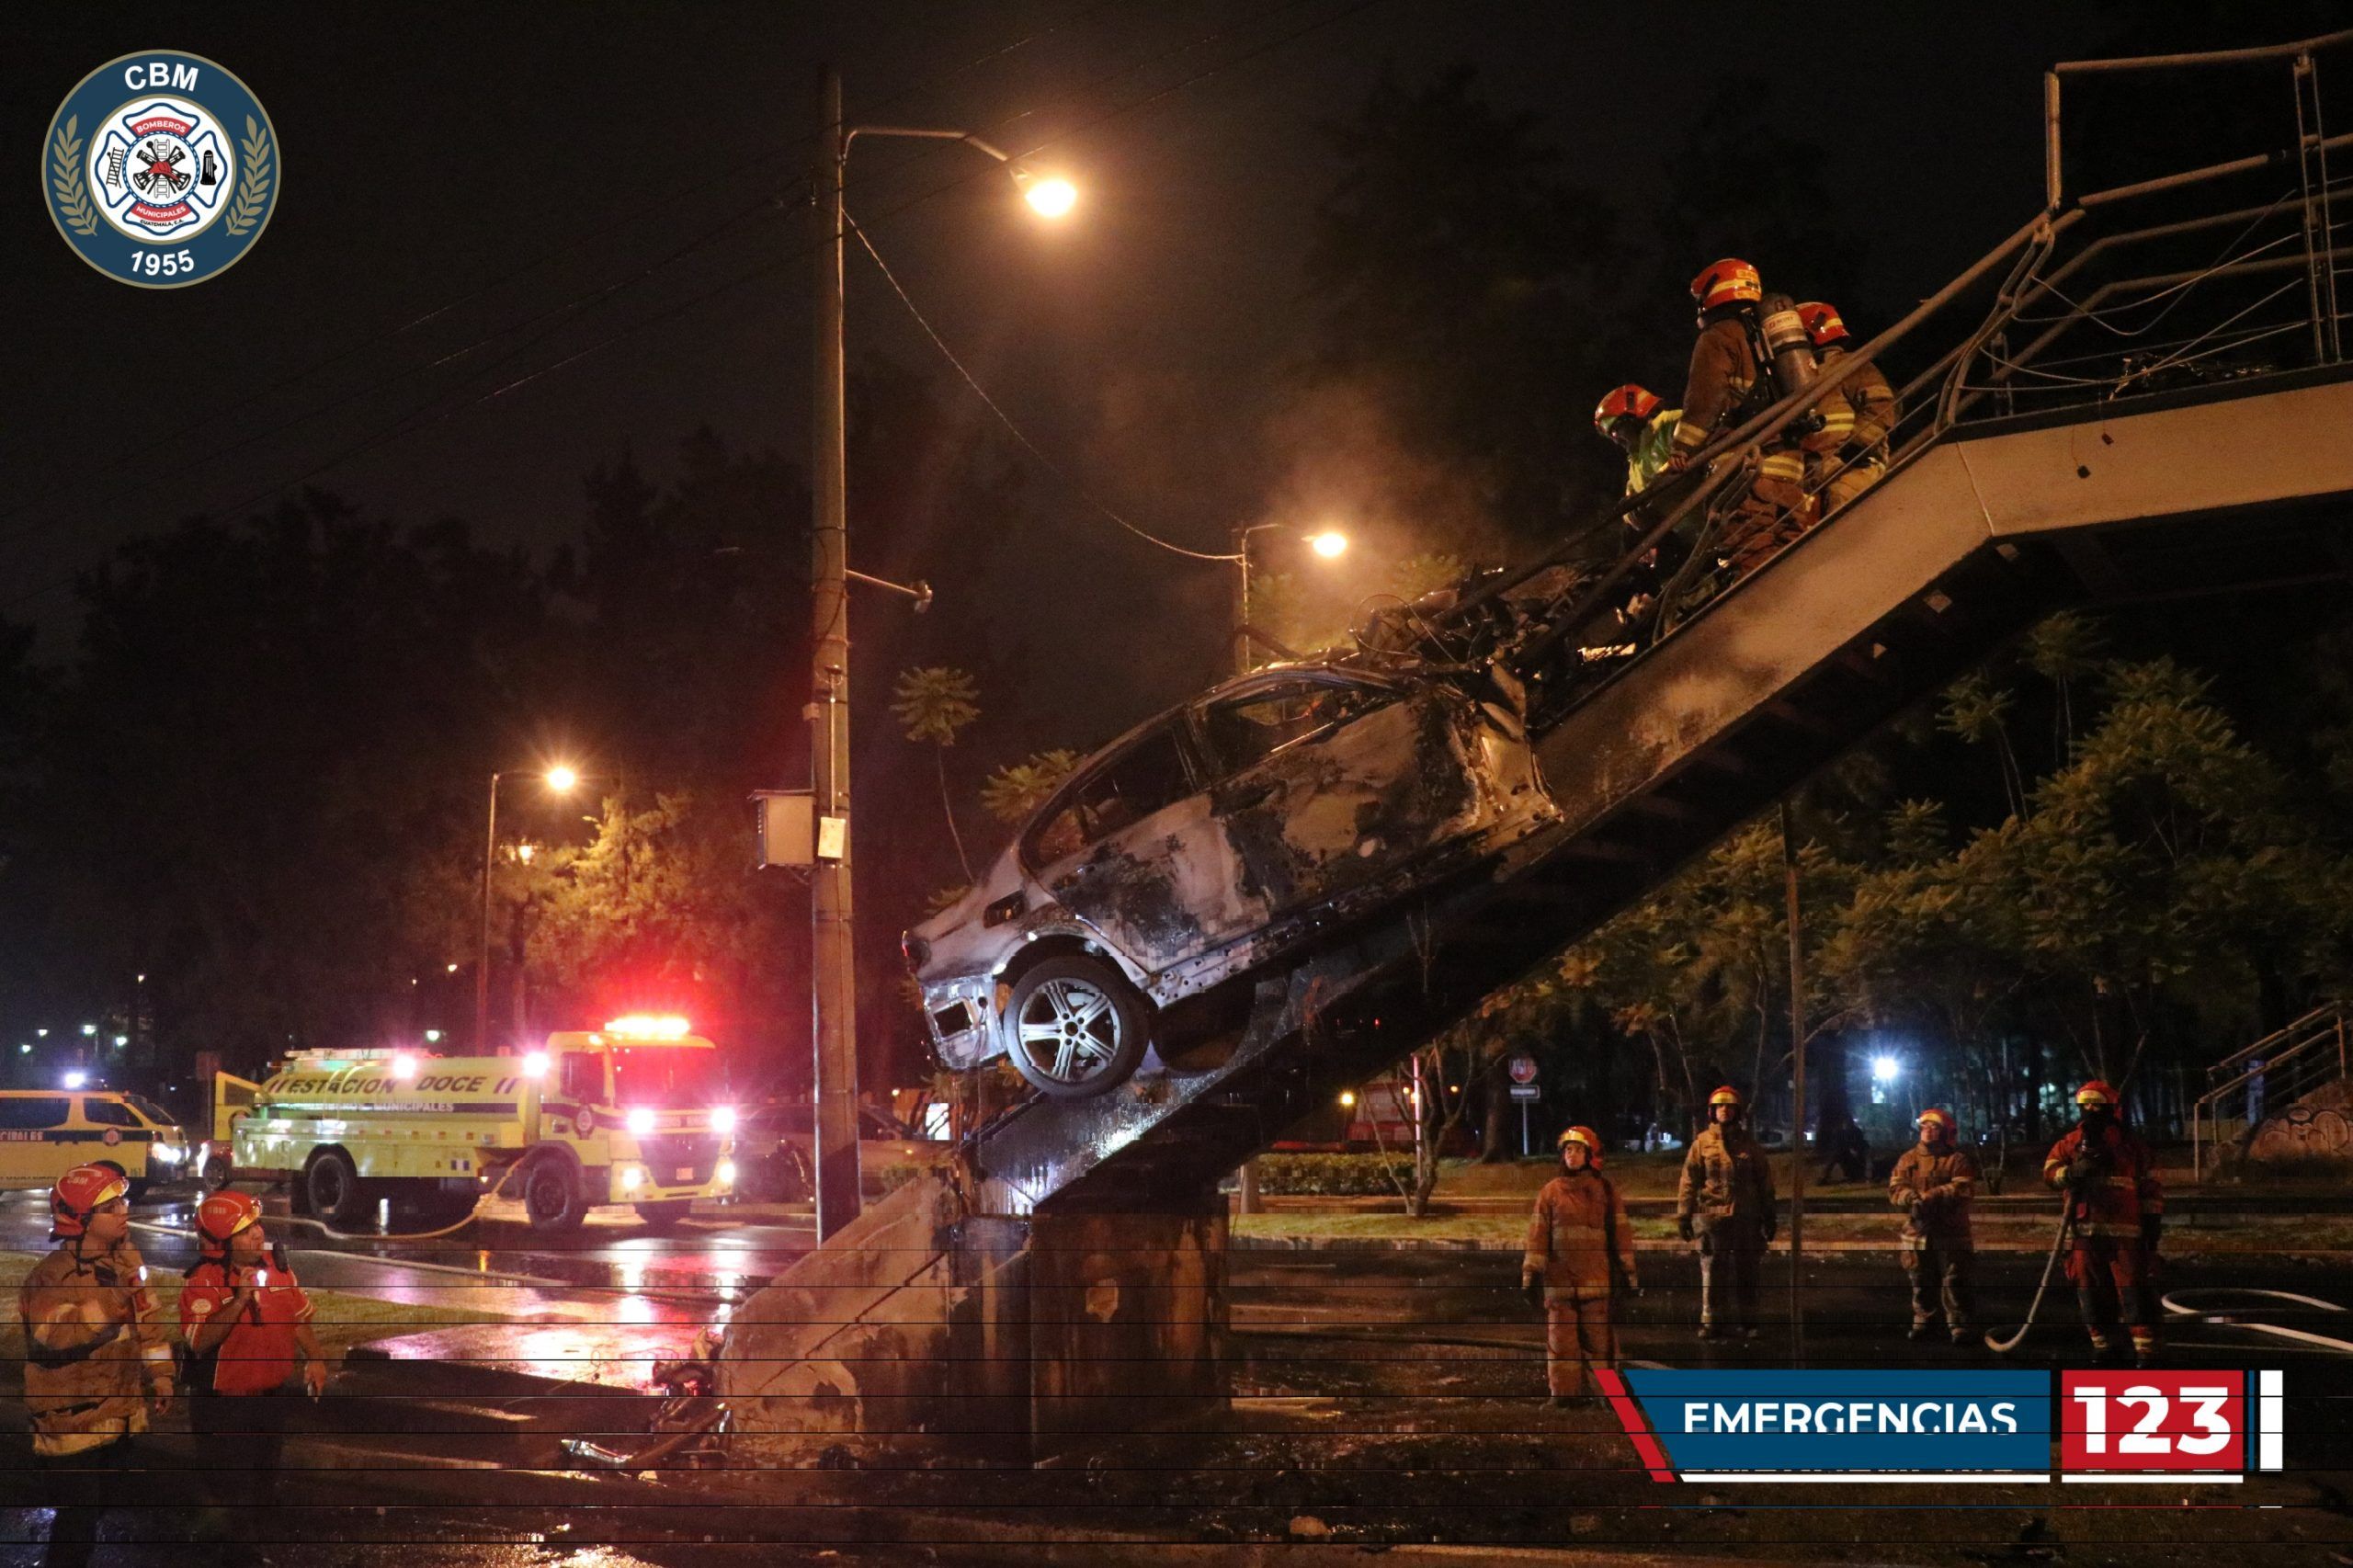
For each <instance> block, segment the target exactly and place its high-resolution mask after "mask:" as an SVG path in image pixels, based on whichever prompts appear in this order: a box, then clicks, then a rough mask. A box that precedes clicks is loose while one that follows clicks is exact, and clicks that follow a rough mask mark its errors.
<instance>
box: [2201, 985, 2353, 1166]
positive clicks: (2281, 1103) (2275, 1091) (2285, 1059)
mask: <svg viewBox="0 0 2353 1568" xmlns="http://www.w3.org/2000/svg"><path fill="white" fill-rule="evenodd" d="M2346 1011H2347V1009H2346V1005H2345V1004H2344V1003H2341V1002H2329V1003H2325V1004H2323V1005H2322V1006H2318V1007H2315V1008H2313V1010H2312V1011H2311V1012H2309V1013H2306V1014H2305V1015H2304V1016H2303V1017H2301V1018H2298V1019H2297V1020H2296V1021H2295V1022H2294V1023H2292V1024H2290V1025H2289V1026H2288V1027H2287V1028H2283V1029H2279V1030H2277V1031H2275V1032H2273V1033H2271V1034H2268V1035H2266V1036H2264V1037H2263V1038H2262V1039H2261V1040H2256V1042H2255V1043H2254V1044H2253V1045H2249V1046H2245V1047H2243V1048H2241V1049H2240V1050H2238V1051H2233V1052H2232V1053H2231V1054H2230V1055H2229V1056H2226V1057H2224V1058H2223V1059H2222V1061H2220V1062H2216V1063H2215V1064H2214V1065H2213V1066H2211V1067H2210V1068H2208V1069H2207V1080H2208V1083H2209V1085H2210V1086H2209V1087H2208V1089H2207V1091H2206V1092H2205V1093H2204V1094H2203V1095H2200V1096H2199V1098H2198V1100H2197V1103H2196V1104H2194V1105H2192V1106H2191V1107H2190V1108H2189V1150H2190V1171H2191V1173H2192V1175H2193V1176H2194V1177H2195V1178H2196V1179H2197V1180H2199V1181H2201V1182H2202V1181H2204V1180H2205V1179H2206V1176H2207V1169H2208V1166H2209V1165H2210V1164H2211V1165H2212V1166H2213V1168H2214V1170H2215V1171H2216V1172H2217V1173H2219V1172H2220V1171H2221V1170H2222V1166H2223V1165H2224V1163H2225V1162H2226V1160H2227V1159H2228V1158H2229V1156H2230V1155H2231V1154H2232V1153H2233V1152H2234V1151H2235V1152H2237V1153H2246V1152H2248V1150H2249V1148H2250V1145H2251V1144H2252V1142H2253V1141H2254V1140H2255V1139H2256V1135H2257V1133H2258V1131H2259V1130H2260V1129H2261V1128H2262V1127H2263V1125H2264V1123H2265V1121H2266V1119H2267V1118H2269V1117H2274V1116H2279V1115H2282V1114H2283V1113H2288V1112H2291V1111H2292V1110H2293V1109H2294V1108H2295V1107H2296V1104H2297V1102H2298V1101H2300V1100H2302V1099H2303V1098H2304V1097H2305V1096H2309V1095H2312V1094H2313V1092H2314V1091H2316V1090H2319V1089H2322V1088H2325V1087H2326V1086H2327V1085H2330V1084H2336V1083H2343V1082H2344V1081H2345V1080H2346V1076H2347V1067H2348V1062H2347V1039H2346V1034H2347V1018H2346ZM2338 1120H2339V1121H2340V1122H2341V1121H2342V1115H2341V1112H2340V1113H2339V1115H2338ZM2326 1152H2332V1153H2344V1151H2343V1150H2342V1149H2341V1148H2338V1149H2336V1150H2332V1151H2326Z"/></svg>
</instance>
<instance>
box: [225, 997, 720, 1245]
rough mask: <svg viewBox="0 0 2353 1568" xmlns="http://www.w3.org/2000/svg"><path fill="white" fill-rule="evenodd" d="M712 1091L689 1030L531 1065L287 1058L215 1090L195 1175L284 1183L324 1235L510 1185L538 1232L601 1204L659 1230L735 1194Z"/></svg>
mask: <svg viewBox="0 0 2353 1568" xmlns="http://www.w3.org/2000/svg"><path fill="white" fill-rule="evenodd" d="M722 1088H723V1080H722V1076H721V1071H720V1061H719V1050H718V1048H717V1047H716V1046H715V1045H713V1044H712V1043H711V1042H710V1040H704V1039H702V1038H701V1037H699V1036H698V1035H694V1034H690V1033H688V1025H687V1021H686V1020H685V1019H684V1018H669V1017H627V1018H618V1019H615V1020H614V1021H613V1022H611V1023H608V1024H607V1025H606V1026H605V1027H604V1028H602V1029H600V1030H597V1031H596V1032H594V1033H589V1032H565V1033H559V1034H551V1035H550V1036H549V1037H548V1040H547V1049H546V1050H544V1051H533V1052H531V1053H530V1054H529V1055H527V1056H428V1055H426V1054H425V1053H424V1052H422V1051H298V1052H296V1053H294V1054H292V1055H290V1056H289V1057H288V1058H287V1059H286V1060H285V1061H284V1062H280V1063H278V1066H277V1067H276V1069H275V1070H274V1071H273V1072H272V1073H271V1074H270V1075H269V1077H268V1078H267V1079H266V1080H265V1081H263V1082H262V1083H260V1084H253V1083H250V1082H248V1081H246V1080H244V1079H242V1078H233V1077H231V1076H229V1075H228V1074H220V1075H219V1076H218V1077H216V1079H215V1080H214V1085H213V1123H214V1125H213V1128H212V1135H213V1136H212V1142H210V1143H208V1144H207V1145H206V1152H205V1161H204V1166H203V1168H204V1171H205V1176H206V1180H207V1181H208V1182H209V1183H210V1185H212V1186H214V1187H220V1186H224V1185H226V1184H227V1183H228V1182H231V1181H250V1180H262V1181H273V1182H279V1183H283V1184H286V1185H288V1186H290V1187H293V1189H294V1199H295V1202H296V1204H297V1206H298V1207H307V1208H308V1209H309V1210H310V1211H311V1212H312V1213H313V1214H315V1215H317V1216H318V1217H319V1218H320V1219H322V1220H324V1221H328V1222H329V1223H331V1224H338V1225H344V1224H352V1223H356V1222H358V1221H359V1220H360V1219H362V1218H363V1217H364V1216H365V1215H367V1214H368V1213H369V1211H370V1210H373V1209H374V1207H375V1206H376V1203H377V1200H378V1199H400V1200H404V1201H406V1202H410V1203H414V1204H416V1205H418V1206H420V1207H422V1208H424V1209H426V1210H428V1211H435V1210H438V1211H443V1212H449V1211H454V1212H458V1213H462V1212H464V1211H466V1210H470V1209H472V1206H473V1205H474V1203H475V1202H476V1201H477V1200H478V1199H479V1198H480V1197H481V1195H482V1194H483V1193H484V1192H487V1191H490V1190H492V1189H494V1188H497V1187H502V1186H506V1184H507V1183H508V1181H509V1178H510V1177H511V1178H512V1180H513V1183H514V1185H515V1186H517V1187H519V1188H520V1191H521V1195H522V1199H523V1206H524V1209H525V1211H526V1212H527V1213H528V1214H529V1217H530V1221H531V1225H532V1227H533V1228H534V1229H535V1230H540V1231H568V1230H572V1229H574V1228H575V1227H577V1226H578V1225H579V1224H580V1222H581V1221H583V1220H585V1219H586V1218H587V1215H588V1210H591V1209H594V1208H597V1207H599V1206H602V1205H607V1204H629V1205H631V1206H633V1207H634V1208H635V1209H636V1210H637V1212H638V1214H639V1215H640V1216H641V1217H642V1218H643V1219H644V1220H645V1221H647V1222H648V1223H650V1224H653V1225H654V1226H657V1227H667V1226H670V1225H674V1224H676V1223H677V1222H678V1221H681V1220H684V1219H685V1218H686V1217H687V1213H688V1210H690V1209H691V1208H692V1207H693V1205H694V1200H695V1199H698V1198H718V1197H722V1196H724V1195H725V1194H727V1193H728V1192H729V1191H730V1190H731V1189H732V1188H733V1186H734V1182H735V1164H734V1158H733V1136H734V1131H735V1112H734V1109H733V1107H732V1106H729V1105H727V1104H725V1103H724V1100H725V1096H724V1094H723V1093H722ZM223 1155H225V1156H226V1157H225V1159H224V1158H222V1156H223Z"/></svg>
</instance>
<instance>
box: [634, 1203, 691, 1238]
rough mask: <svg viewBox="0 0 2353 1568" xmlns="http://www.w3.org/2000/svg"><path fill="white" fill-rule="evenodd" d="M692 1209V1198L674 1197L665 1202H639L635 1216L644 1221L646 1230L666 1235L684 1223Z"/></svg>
mask: <svg viewBox="0 0 2353 1568" xmlns="http://www.w3.org/2000/svg"><path fill="white" fill-rule="evenodd" d="M694 1209H695V1201H694V1199H691V1198H674V1199H670V1200H669V1201H668V1202H665V1203H641V1204H639V1205H638V1206H637V1217H638V1218H639V1219H641V1220H642V1221H645V1224H646V1228H647V1229H648V1230H652V1231H655V1232H658V1233H662V1234H664V1235H667V1234H669V1233H671V1232H672V1231H675V1230H676V1229H677V1228H678V1227H679V1226H680V1225H683V1224H685V1223H686V1221H687V1216H688V1215H689V1214H691V1213H693V1212H694Z"/></svg>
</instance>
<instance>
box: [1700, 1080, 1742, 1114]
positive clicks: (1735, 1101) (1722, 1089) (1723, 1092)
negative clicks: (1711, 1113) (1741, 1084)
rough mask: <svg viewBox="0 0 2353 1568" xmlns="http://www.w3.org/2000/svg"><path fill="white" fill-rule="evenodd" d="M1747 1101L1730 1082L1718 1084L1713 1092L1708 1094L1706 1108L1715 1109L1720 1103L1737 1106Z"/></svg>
mask: <svg viewBox="0 0 2353 1568" xmlns="http://www.w3.org/2000/svg"><path fill="white" fill-rule="evenodd" d="M1747 1103H1748V1102H1747V1101H1746V1100H1745V1099H1743V1098H1742V1097H1741V1093H1740V1091H1739V1090H1738V1089H1735V1088H1733V1086H1732V1085H1730V1084H1725V1085H1721V1086H1719V1087H1718V1088H1717V1090H1716V1092H1715V1093H1714V1094H1712V1095H1710V1096H1708V1108H1709V1109H1710V1110H1713V1109H1715V1108H1717V1107H1718V1106H1720V1105H1728V1106H1733V1107H1738V1106H1744V1105H1746V1104H1747Z"/></svg>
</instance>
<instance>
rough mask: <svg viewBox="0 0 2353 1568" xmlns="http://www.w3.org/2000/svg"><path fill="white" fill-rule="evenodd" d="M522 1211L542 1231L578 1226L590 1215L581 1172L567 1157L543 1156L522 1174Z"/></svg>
mask: <svg viewBox="0 0 2353 1568" xmlns="http://www.w3.org/2000/svg"><path fill="white" fill-rule="evenodd" d="M523 1212H524V1213H525V1214H526V1215H527V1216H529V1219H530V1221H531V1229H533V1230H535V1231H538V1232H539V1233H541V1234H542V1235H553V1234H555V1233H559V1232H563V1231H576V1230H578V1229H579V1228H580V1225H581V1222H582V1221H585V1220H586V1219H587V1218H588V1199H587V1195H586V1194H585V1193H583V1192H582V1191H581V1190H580V1174H579V1172H577V1171H575V1170H574V1169H573V1167H572V1165H571V1164H570V1163H569V1162H567V1161H564V1160H541V1161H540V1163H539V1164H538V1165H534V1166H533V1167H532V1168H531V1170H530V1172H529V1174H528V1175H526V1176H524V1177H523Z"/></svg>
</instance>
